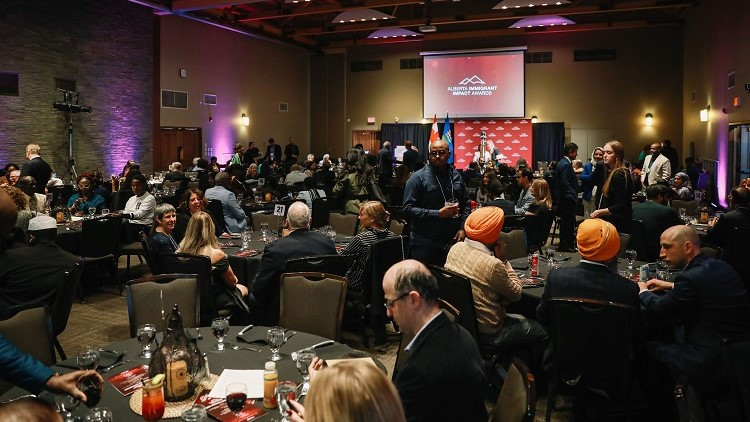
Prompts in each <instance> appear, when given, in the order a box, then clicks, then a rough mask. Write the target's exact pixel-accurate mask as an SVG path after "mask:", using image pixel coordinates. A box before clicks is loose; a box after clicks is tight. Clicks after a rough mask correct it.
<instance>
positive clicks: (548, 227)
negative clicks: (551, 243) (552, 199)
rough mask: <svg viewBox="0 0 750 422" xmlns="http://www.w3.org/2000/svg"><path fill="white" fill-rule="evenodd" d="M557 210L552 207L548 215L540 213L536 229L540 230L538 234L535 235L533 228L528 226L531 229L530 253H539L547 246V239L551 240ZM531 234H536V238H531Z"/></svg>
mask: <svg viewBox="0 0 750 422" xmlns="http://www.w3.org/2000/svg"><path fill="white" fill-rule="evenodd" d="M556 210H557V208H556V207H552V209H551V210H548V211H547V212H546V213H543V214H542V213H540V214H539V215H538V216H537V222H538V223H539V224H536V226H535V227H536V229H537V230H538V231H537V232H536V233H534V231H533V228H534V226H532V227H529V226H527V228H528V229H529V231H528V233H529V251H539V250H541V249H542V248H543V247H544V245H546V244H547V239H548V238H549V233H550V231H552V224H553V223H554V222H555V214H556V213H557V211H556ZM542 215H544V218H543V219H541V218H539V217H540V216H542ZM531 233H534V236H531Z"/></svg>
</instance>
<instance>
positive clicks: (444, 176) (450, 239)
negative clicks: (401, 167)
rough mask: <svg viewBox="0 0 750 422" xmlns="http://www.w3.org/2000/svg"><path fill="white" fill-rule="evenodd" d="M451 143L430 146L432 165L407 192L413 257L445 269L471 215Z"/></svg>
mask: <svg viewBox="0 0 750 422" xmlns="http://www.w3.org/2000/svg"><path fill="white" fill-rule="evenodd" d="M449 155H450V151H449V150H448V143H447V142H446V141H444V140H437V141H434V142H433V143H432V145H430V154H429V157H430V163H429V165H427V166H425V167H423V168H422V169H420V170H418V171H416V172H415V173H414V174H412V175H411V177H410V178H409V180H408V181H407V182H406V188H405V189H404V214H405V215H406V216H408V217H409V218H411V224H412V229H411V254H412V257H414V259H416V260H418V261H421V262H423V263H425V264H434V265H443V264H445V258H446V256H447V255H448V250H449V249H450V247H451V246H452V245H453V243H454V242H457V241H459V242H460V241H462V240H464V238H465V237H466V233H465V232H464V230H463V227H464V223H465V222H466V218H467V217H468V216H469V213H470V212H471V205H470V203H469V196H468V194H467V192H466V185H465V184H464V180H463V179H462V178H461V175H460V174H459V173H458V172H457V171H455V170H454V169H453V168H452V166H451V165H449V164H448V157H449Z"/></svg>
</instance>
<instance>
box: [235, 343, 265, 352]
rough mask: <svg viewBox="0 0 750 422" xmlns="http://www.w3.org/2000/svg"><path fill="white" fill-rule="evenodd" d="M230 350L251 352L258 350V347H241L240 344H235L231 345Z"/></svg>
mask: <svg viewBox="0 0 750 422" xmlns="http://www.w3.org/2000/svg"><path fill="white" fill-rule="evenodd" d="M232 350H251V351H253V352H260V349H256V348H254V347H242V346H238V345H236V344H235V345H234V346H232Z"/></svg>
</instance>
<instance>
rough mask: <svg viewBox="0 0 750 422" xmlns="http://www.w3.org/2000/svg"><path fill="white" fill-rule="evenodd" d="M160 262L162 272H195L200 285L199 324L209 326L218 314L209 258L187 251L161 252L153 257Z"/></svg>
mask: <svg viewBox="0 0 750 422" xmlns="http://www.w3.org/2000/svg"><path fill="white" fill-rule="evenodd" d="M155 258H156V260H157V261H158V262H159V263H160V264H159V267H160V270H161V271H163V274H195V275H197V276H198V284H199V285H200V297H202V298H203V301H202V302H201V304H200V326H201V327H210V326H211V320H212V319H214V318H216V317H217V316H219V310H218V307H217V306H216V300H215V298H214V288H213V279H212V277H211V258H209V257H207V256H203V255H191V254H187V253H177V254H162V255H159V256H157V257H155Z"/></svg>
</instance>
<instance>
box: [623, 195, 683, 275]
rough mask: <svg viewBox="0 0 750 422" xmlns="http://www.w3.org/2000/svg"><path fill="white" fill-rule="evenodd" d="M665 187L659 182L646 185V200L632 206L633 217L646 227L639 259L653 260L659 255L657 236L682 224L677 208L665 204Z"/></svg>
mask: <svg viewBox="0 0 750 422" xmlns="http://www.w3.org/2000/svg"><path fill="white" fill-rule="evenodd" d="M667 189H669V188H668V187H665V186H664V185H661V184H658V183H657V184H653V185H648V186H647V187H646V199H647V201H646V202H642V203H640V204H637V205H634V206H633V219H634V220H641V221H643V225H644V227H645V228H646V252H648V256H639V257H638V258H640V260H641V261H648V262H653V261H655V260H656V258H658V257H659V248H660V246H659V237H661V234H662V233H664V230H666V229H668V228H670V227H672V226H676V225H678V224H683V222H682V220H681V219H680V215H679V214H678V213H677V210H676V209H674V208H672V207H670V206H667V195H666V193H667Z"/></svg>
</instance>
